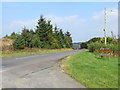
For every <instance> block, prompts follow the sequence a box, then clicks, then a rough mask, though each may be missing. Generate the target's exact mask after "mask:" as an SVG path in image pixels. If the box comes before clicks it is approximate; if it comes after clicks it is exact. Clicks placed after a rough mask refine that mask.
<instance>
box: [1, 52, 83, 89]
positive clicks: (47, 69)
mask: <svg viewBox="0 0 120 90" xmlns="http://www.w3.org/2000/svg"><path fill="white" fill-rule="evenodd" d="M82 51H85V50H73V51H66V52H58V53H47V54H40V55H30V56H18V57H13V58H6V59H2V71H0V73H2V88H85V87H84V86H83V85H81V84H80V83H78V82H76V81H75V80H73V79H72V78H71V77H69V76H68V75H67V74H65V73H63V72H62V70H61V69H60V68H59V65H58V60H61V59H63V58H65V57H66V56H69V55H72V54H74V53H78V52H82Z"/></svg>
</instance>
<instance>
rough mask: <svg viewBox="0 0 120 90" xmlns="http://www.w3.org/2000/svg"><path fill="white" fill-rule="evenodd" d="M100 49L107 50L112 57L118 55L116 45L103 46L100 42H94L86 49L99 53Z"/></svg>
mask: <svg viewBox="0 0 120 90" xmlns="http://www.w3.org/2000/svg"><path fill="white" fill-rule="evenodd" d="M100 48H109V49H110V50H111V51H112V52H113V54H114V55H118V51H119V50H118V44H106V45H105V44H104V43H100V42H95V43H91V44H88V49H89V51H90V52H99V50H100Z"/></svg>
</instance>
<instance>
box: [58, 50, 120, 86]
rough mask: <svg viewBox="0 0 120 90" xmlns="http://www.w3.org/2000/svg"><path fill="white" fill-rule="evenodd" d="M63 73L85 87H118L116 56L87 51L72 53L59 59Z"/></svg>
mask: <svg viewBox="0 0 120 90" xmlns="http://www.w3.org/2000/svg"><path fill="white" fill-rule="evenodd" d="M60 65H61V68H62V69H63V70H64V72H65V73H67V74H69V75H70V76H71V77H72V78H74V79H75V80H77V81H78V82H80V83H81V84H82V85H84V86H86V87H87V88H118V58H117V57H112V56H110V57H109V58H108V57H104V58H101V57H100V56H99V54H97V53H90V52H89V51H85V52H81V53H77V54H74V55H72V56H69V57H67V58H65V59H64V60H62V61H60Z"/></svg>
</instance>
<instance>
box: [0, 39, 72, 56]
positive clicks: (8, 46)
mask: <svg viewBox="0 0 120 90" xmlns="http://www.w3.org/2000/svg"><path fill="white" fill-rule="evenodd" d="M0 42H1V43H0V48H2V49H1V50H2V55H1V56H0V57H2V58H8V57H15V56H25V55H34V54H42V53H53V52H64V51H70V50H72V49H69V48H63V49H41V48H25V49H22V50H16V49H14V47H13V45H12V43H13V40H11V39H0Z"/></svg>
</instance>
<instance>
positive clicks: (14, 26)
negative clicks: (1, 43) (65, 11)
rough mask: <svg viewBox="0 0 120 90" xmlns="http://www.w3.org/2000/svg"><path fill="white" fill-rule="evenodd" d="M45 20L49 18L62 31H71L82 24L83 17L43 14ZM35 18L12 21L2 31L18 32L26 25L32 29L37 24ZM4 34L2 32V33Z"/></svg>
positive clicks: (83, 21)
mask: <svg viewBox="0 0 120 90" xmlns="http://www.w3.org/2000/svg"><path fill="white" fill-rule="evenodd" d="M44 17H45V18H46V19H47V20H51V23H52V24H53V25H57V26H58V27H59V28H62V29H63V30H64V31H67V30H70V31H73V28H74V27H78V26H82V24H83V23H85V19H82V18H81V17H80V16H79V15H71V16H64V17H60V16H56V15H46V16H44ZM37 21H38V18H37V19H32V20H28V21H22V20H18V21H13V22H11V23H10V24H8V25H7V26H6V25H4V26H3V31H6V30H9V32H10V33H12V32H13V31H14V32H20V31H21V29H22V28H23V27H24V26H26V27H27V28H29V29H31V28H32V29H34V28H35V26H36V25H37ZM3 34H4V33H3Z"/></svg>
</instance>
